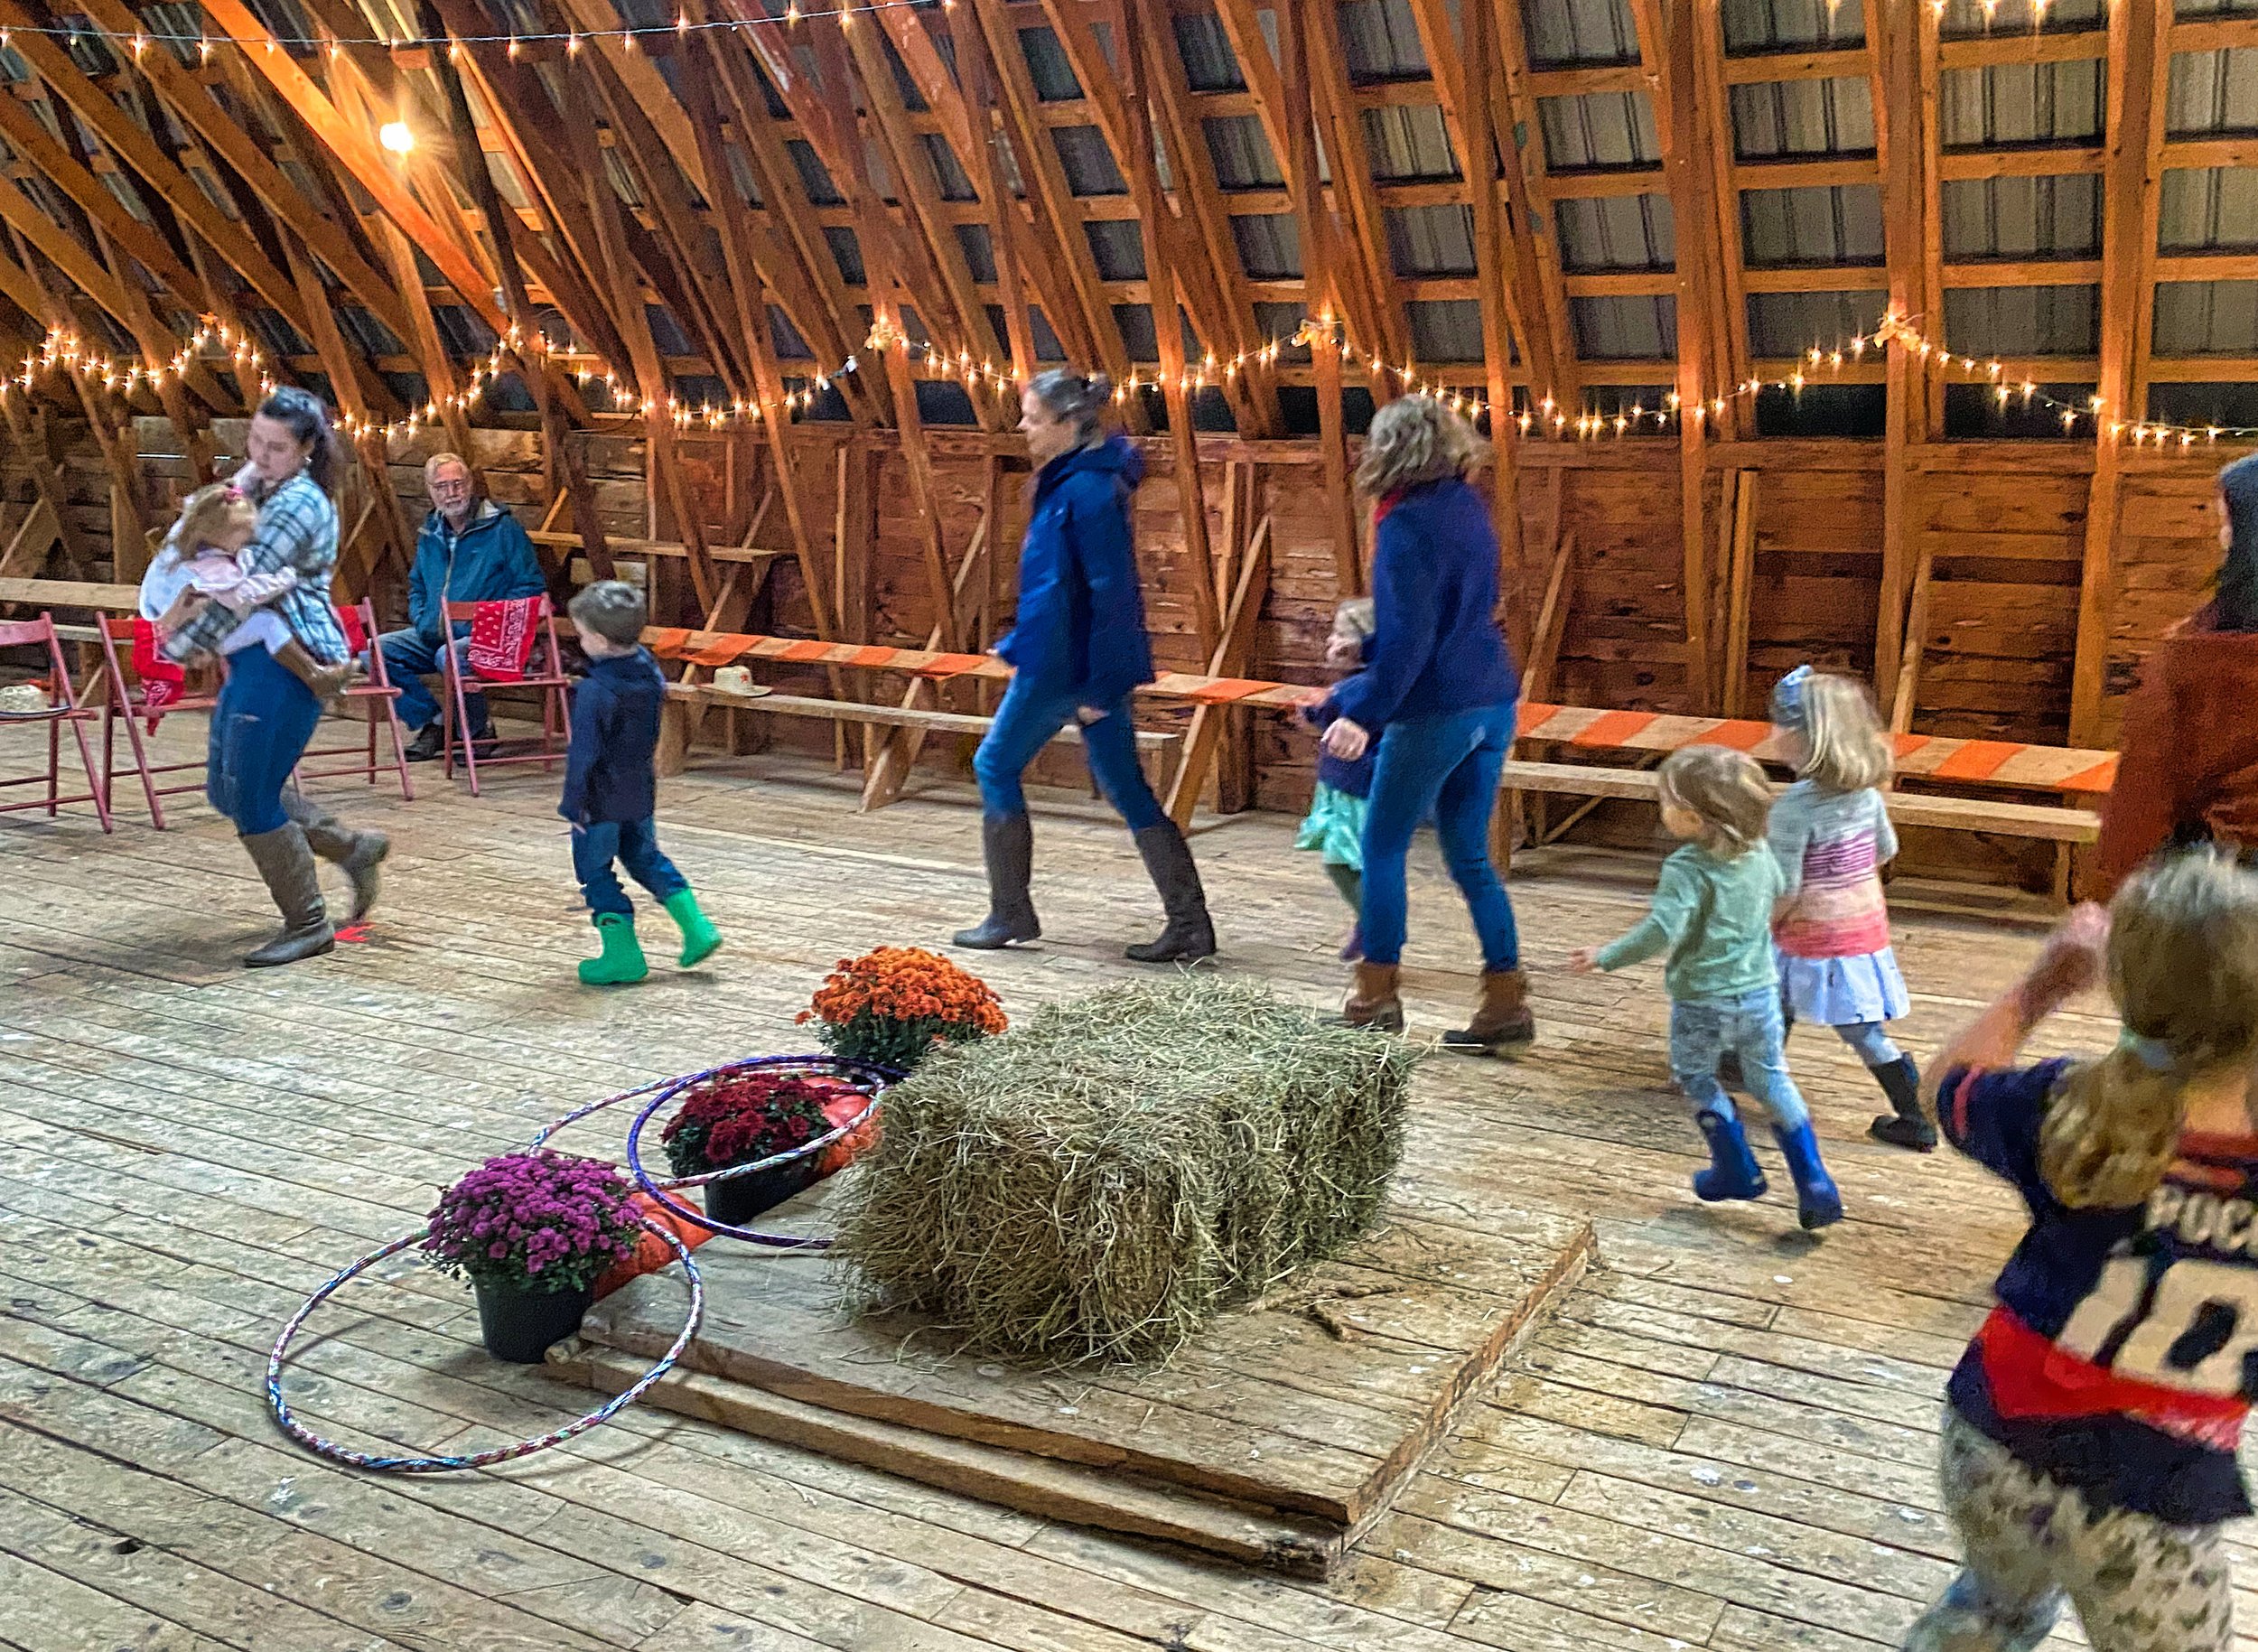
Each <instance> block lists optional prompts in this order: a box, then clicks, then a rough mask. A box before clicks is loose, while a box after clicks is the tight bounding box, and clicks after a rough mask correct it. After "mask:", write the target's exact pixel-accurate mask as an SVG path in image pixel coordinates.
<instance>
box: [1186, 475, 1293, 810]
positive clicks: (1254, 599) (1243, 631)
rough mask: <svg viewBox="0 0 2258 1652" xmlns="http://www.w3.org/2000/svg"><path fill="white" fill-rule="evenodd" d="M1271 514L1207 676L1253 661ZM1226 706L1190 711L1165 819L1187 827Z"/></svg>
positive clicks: (1265, 592) (1243, 565)
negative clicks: (1189, 724) (1189, 723)
mask: <svg viewBox="0 0 2258 1652" xmlns="http://www.w3.org/2000/svg"><path fill="white" fill-rule="evenodd" d="M1270 537H1271V536H1270V518H1268V517H1267V516H1265V517H1264V518H1263V519H1262V521H1261V522H1260V523H1259V524H1257V525H1256V527H1255V532H1254V535H1253V537H1251V538H1250V539H1249V540H1248V541H1247V546H1246V552H1245V553H1244V554H1243V555H1241V556H1240V558H1239V567H1238V578H1237V582H1236V584H1235V585H1234V587H1233V589H1232V592H1231V602H1230V607H1229V609H1228V610H1227V612H1226V614H1225V616H1224V620H1223V625H1222V631H1221V635H1220V636H1219V637H1218V639H1217V642H1216V647H1215V651H1214V652H1213V653H1211V654H1210V655H1208V676H1209V677H1238V676H1242V675H1244V674H1245V673H1246V671H1247V670H1248V669H1249V667H1251V666H1252V664H1253V661H1254V658H1255V631H1256V626H1257V624H1258V622H1259V621H1260V620H1261V618H1262V611H1263V604H1264V602H1267V601H1268V600H1269V597H1270ZM1230 711H1231V708H1230V707H1228V706H1225V705H1202V706H1199V707H1198V708H1197V709H1195V710H1194V711H1193V713H1192V714H1191V727H1190V729H1189V730H1188V731H1187V732H1186V733H1185V735H1184V749H1183V751H1181V752H1180V754H1179V755H1178V757H1177V761H1176V772H1175V776H1174V778H1173V779H1171V781H1170V783H1169V792H1168V813H1169V818H1170V819H1171V820H1173V821H1175V822H1176V824H1177V826H1179V827H1184V826H1190V825H1191V817H1192V813H1193V811H1194V810H1196V809H1197V808H1198V807H1199V794H1200V793H1201V792H1202V791H1204V790H1205V789H1207V784H1208V770H1209V769H1210V768H1212V767H1213V766H1214V762H1215V756H1216V751H1217V750H1218V746H1219V745H1220V743H1221V742H1222V739H1223V735H1224V732H1225V730H1226V728H1227V726H1228V721H1229V715H1230Z"/></svg>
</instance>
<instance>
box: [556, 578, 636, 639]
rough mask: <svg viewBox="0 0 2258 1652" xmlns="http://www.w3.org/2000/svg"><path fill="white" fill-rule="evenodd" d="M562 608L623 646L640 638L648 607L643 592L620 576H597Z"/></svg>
mask: <svg viewBox="0 0 2258 1652" xmlns="http://www.w3.org/2000/svg"><path fill="white" fill-rule="evenodd" d="M564 611H565V612H566V613H568V614H570V615H572V617H573V618H574V620H575V621H578V622H579V623H580V624H582V625H584V626H586V627H587V628H588V629H589V630H592V631H593V632H595V633H596V635H597V636H599V637H601V638H602V639H604V640H605V641H606V642H616V643H618V644H620V646H621V647H622V648H624V647H626V646H627V645H628V644H630V643H633V642H638V641H640V640H641V639H642V635H643V623H644V621H646V620H647V619H648V617H649V613H650V610H649V608H648V605H647V604H646V603H645V602H644V601H643V593H641V592H639V591H638V590H637V589H636V588H635V587H634V586H632V585H630V584H629V583H627V581H625V580H623V579H600V580H598V581H597V582H596V583H594V584H592V585H591V586H589V587H588V588H587V589H586V590H585V591H583V592H581V593H579V594H578V595H576V596H574V598H573V600H572V601H571V602H569V603H567V604H566V605H565V609H564Z"/></svg>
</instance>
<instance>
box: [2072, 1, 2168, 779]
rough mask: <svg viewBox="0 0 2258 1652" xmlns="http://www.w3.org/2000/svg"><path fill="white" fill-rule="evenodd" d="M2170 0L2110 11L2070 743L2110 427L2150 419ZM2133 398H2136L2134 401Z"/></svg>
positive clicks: (2108, 526) (2104, 549) (2102, 557)
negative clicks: (2148, 339)
mask: <svg viewBox="0 0 2258 1652" xmlns="http://www.w3.org/2000/svg"><path fill="white" fill-rule="evenodd" d="M2171 16H2172V7H2171V5H2169V0H2120V4H2118V5H2115V6H2113V7H2112V8H2111V10H2110V14H2109V126H2108V133H2109V139H2108V147H2107V149H2106V152H2105V154H2104V161H2103V173H2102V247H2101V258H2102V282H2101V373H2100V379H2099V382H2098V383H2097V384H2096V386H2095V395H2096V396H2098V397H2100V406H2099V408H2098V410H2097V411H2096V413H2095V415H2094V423H2095V427H2096V428H2095V437H2094V479H2093V484H2092V486H2091V488H2090V489H2089V490H2088V492H2087V494H2086V501H2085V567H2084V569H2083V572H2082V575H2081V577H2080V580H2079V583H2078V594H2077V643H2076V654H2075V656H2074V657H2073V659H2072V663H2071V667H2070V729H2069V737H2070V741H2071V743H2072V744H2075V745H2090V744H2095V743H2098V742H2099V741H2100V738H2101V732H2102V720H2101V712H2102V696H2103V692H2104V689H2105V688H2106V686H2107V684H2108V668H2109V613H2110V607H2111V598H2112V596H2113V593H2114V590H2115V585H2116V578H2117V574H2116V566H2115V555H2114V553H2115V547H2116V536H2117V518H2118V515H2119V511H2120V509H2121V494H2122V479H2123V466H2122V461H2121V449H2122V447H2123V443H2122V442H2121V440H2120V439H2119V437H2118V435H2117V434H2115V431H2116V430H2119V429H2121V428H2122V426H2123V425H2129V424H2133V423H2136V422H2138V421H2140V420H2141V419H2144V418H2145V417H2147V415H2148V409H2147V406H2146V405H2145V396H2146V387H2145V386H2144V385H2143V384H2142V383H2141V368H2142V360H2143V356H2144V351H2143V350H2142V348H2141V345H2142V341H2143V339H2144V337H2145V335H2146V327H2147V322H2148V319H2149V318H2148V316H2147V314H2146V312H2147V311H2148V310H2149V309H2150V307H2151V305H2152V304H2153V302H2154V300H2153V297H2152V289H2153V287H2154V285H2155V273H2156V200H2155V198H2156V194H2157V191H2158V190H2159V189H2160V186H2161V182H2162V180H2161V174H2160V164H2161V159H2160V156H2161V151H2160V145H2161V143H2162V133H2161V128H2162V126H2163V113H2164V111H2163V103H2164V96H2163V83H2164V79H2165V76H2166V73H2167V71H2168V70H2169V64H2170V59H2169V53H2168V51H2166V48H2165V46H2164V40H2165V34H2166V31H2167V30H2169V27H2170V26H2171ZM2136 398H2138V399H2136Z"/></svg>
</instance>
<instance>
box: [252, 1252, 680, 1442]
mask: <svg viewBox="0 0 2258 1652" xmlns="http://www.w3.org/2000/svg"><path fill="white" fill-rule="evenodd" d="M641 1226H642V1227H643V1228H644V1229H645V1231H647V1232H649V1233H655V1234H657V1235H658V1237H660V1238H662V1239H664V1240H666V1241H667V1244H668V1245H670V1246H673V1247H674V1253H675V1260H676V1261H677V1262H679V1263H681V1264H682V1265H683V1268H684V1270H685V1271H686V1273H687V1274H689V1277H690V1312H689V1315H688V1317H687V1318H686V1319H685V1320H684V1321H683V1325H682V1332H681V1334H680V1335H679V1336H677V1337H676V1338H675V1340H674V1346H673V1347H672V1348H669V1349H667V1351H666V1352H665V1353H664V1354H662V1355H660V1356H659V1358H658V1364H656V1365H654V1366H653V1367H651V1368H650V1369H649V1370H648V1371H646V1372H644V1373H643V1375H642V1376H641V1377H639V1378H637V1379H636V1382H635V1384H634V1386H632V1387H629V1388H623V1389H621V1390H620V1392H619V1393H618V1394H615V1395H612V1396H611V1399H609V1400H607V1401H606V1402H604V1404H602V1405H599V1406H598V1407H597V1408H596V1409H595V1410H593V1411H589V1412H583V1413H582V1414H580V1415H579V1416H577V1417H575V1418H574V1419H573V1420H572V1421H571V1422H570V1423H566V1424H565V1425H564V1427H562V1428H557V1429H552V1430H550V1431H549V1432H548V1433H546V1434H532V1435H528V1436H527V1438H525V1439H523V1440H518V1441H513V1442H511V1443H509V1444H508V1445H498V1446H495V1447H493V1448H491V1449H490V1450H488V1451H471V1452H466V1453H463V1454H462V1455H459V1456H430V1457H387V1456H382V1455H379V1454H378V1453H376V1452H373V1451H355V1450H354V1449H353V1448H352V1447H351V1446H349V1445H341V1444H339V1443H338V1442H336V1441H334V1440H331V1439H328V1438H326V1437H325V1436H323V1435H321V1434H317V1433H314V1432H313V1430H312V1429H310V1428H308V1427H307V1426H306V1425H305V1424H304V1423H301V1422H299V1421H298V1419H297V1416H296V1415H295V1414H294V1413H293V1412H292V1411H291V1409H290V1402H289V1401H287V1400H285V1398H283V1391H282V1378H283V1363H284V1361H285V1359H286V1358H288V1357H289V1353H290V1344H291V1342H292V1341H293V1340H294V1339H295V1338H296V1336H297V1334H298V1330H299V1328H300V1327H301V1326H303V1324H304V1323H305V1322H306V1320H307V1318H308V1317H309V1316H310V1315H312V1313H313V1311H314V1310H315V1309H316V1308H319V1307H320V1306H321V1305H322V1303H323V1302H327V1301H328V1300H329V1299H330V1298H331V1296H332V1295H334V1294H335V1293H337V1291H338V1290H339V1288H340V1287H341V1286H342V1285H344V1284H345V1283H347V1282H348V1281H350V1280H351V1279H352V1278H354V1277H355V1276H356V1275H357V1274H361V1273H363V1272H365V1271H367V1270H368V1269H369V1268H371V1267H374V1266H375V1265H377V1264H378V1263H379V1262H382V1261H383V1260H384V1259H385V1258H386V1257H387V1256H394V1255H398V1254H399V1253H400V1252H401V1251H404V1250H406V1248H407V1247H408V1246H411V1245H419V1244H421V1243H422V1242H423V1241H424V1239H425V1237H426V1236H428V1235H429V1234H430V1232H431V1229H430V1228H428V1227H425V1228H422V1229H420V1230H419V1231H417V1232H415V1233H412V1234H409V1235H408V1236H407V1237H405V1238H400V1239H395V1240H393V1241H392V1242H391V1243H390V1244H389V1245H386V1246H380V1247H378V1249H376V1250H372V1251H370V1252H369V1254H368V1255H365V1256H363V1257H361V1258H360V1260H359V1261H358V1262H356V1263H354V1264H353V1265H351V1266H350V1267H347V1268H343V1269H341V1270H340V1271H339V1272H338V1273H336V1274H332V1275H331V1278H330V1280H329V1282H328V1283H325V1284H323V1285H322V1287H321V1289H319V1290H317V1291H316V1292H314V1293H313V1295H312V1296H309V1297H307V1298H306V1300H305V1302H304V1303H303V1305H302V1306H301V1307H300V1308H299V1310H298V1311H297V1312H295V1313H294V1314H292V1315H291V1316H290V1322H289V1323H288V1324H287V1325H285V1326H284V1327H283V1330H282V1335H281V1336H279V1337H277V1338H275V1348H274V1351H273V1352H272V1353H270V1354H269V1355H267V1357H266V1404H267V1406H268V1408H269V1409H270V1410H272V1411H273V1412H274V1414H275V1423H276V1424H277V1425H278V1426H279V1427H280V1428H281V1429H282V1431H283V1433H285V1434H288V1435H289V1436H290V1437H291V1438H292V1439H293V1440H295V1441H296V1442H298V1443H299V1444H300V1445H302V1446H303V1447H305V1448H306V1450H308V1451H313V1452H314V1453H316V1454H317V1455H319V1456H322V1457H328V1458H332V1459H334V1460H335V1461H339V1462H341V1463H345V1464H347V1465H349V1466H350V1467H352V1468H356V1469H373V1470H378V1471H379V1472H382V1473H387V1474H442V1473H447V1472H451V1471H453V1470H457V1469H482V1468H484V1467H486V1466H487V1465H488V1464H490V1463H497V1462H508V1461H510V1460H511V1459H513V1458H518V1457H525V1456H529V1455H530V1454H531V1453H533V1452H535V1451H544V1450H546V1449H547V1448H548V1447H550V1446H553V1445H561V1444H563V1443H564V1442H565V1441H567V1440H570V1439H571V1438H572V1437H573V1436H574V1435H575V1434H584V1433H587V1432H588V1431H589V1430H590V1429H592V1428H595V1427H598V1426H600V1425H602V1423H609V1422H610V1421H611V1419H612V1418H613V1417H615V1416H617V1415H618V1414H620V1412H621V1411H624V1410H625V1409H626V1408H627V1407H628V1406H630V1405H633V1404H634V1403H635V1402H636V1401H637V1400H639V1399H640V1398H641V1397H642V1396H643V1395H644V1393H645V1392H646V1391H647V1390H648V1388H649V1387H650V1386H651V1385H652V1384H653V1383H655V1382H657V1381H658V1379H659V1378H660V1377H664V1376H665V1375H666V1374H667V1372H668V1371H671V1370H672V1369H674V1367H675V1362H676V1360H678V1359H680V1358H682V1355H683V1352H684V1350H685V1349H687V1348H688V1347H689V1346H690V1339H691V1338H692V1337H694V1336H695V1335H696V1334H697V1329H698V1324H699V1321H702V1320H703V1319H704V1317H705V1281H704V1277H703V1276H702V1275H700V1274H699V1273H698V1265H697V1263H696V1262H695V1260H693V1259H692V1257H691V1255H690V1247H689V1246H686V1245H685V1244H684V1243H683V1242H682V1240H681V1239H680V1237H677V1236H676V1235H675V1234H673V1233H671V1232H669V1231H668V1230H667V1229H666V1228H664V1227H660V1226H659V1225H658V1223H656V1222H653V1221H650V1220H648V1219H645V1220H644V1221H643V1222H642V1224H641Z"/></svg>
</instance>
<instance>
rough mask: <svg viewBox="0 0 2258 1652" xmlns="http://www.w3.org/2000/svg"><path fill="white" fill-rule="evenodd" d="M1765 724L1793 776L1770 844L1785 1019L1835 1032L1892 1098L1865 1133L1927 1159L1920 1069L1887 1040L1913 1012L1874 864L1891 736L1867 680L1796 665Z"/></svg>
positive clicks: (1888, 834)
mask: <svg viewBox="0 0 2258 1652" xmlns="http://www.w3.org/2000/svg"><path fill="white" fill-rule="evenodd" d="M1772 723H1773V724H1774V726H1775V728H1776V729H1777V731H1778V733H1779V736H1780V739H1781V743H1783V744H1784V745H1785V746H1787V749H1788V751H1789V754H1790V761H1792V762H1793V763H1794V765H1795V768H1796V773H1797V774H1798V776H1800V777H1801V778H1799V779H1797V780H1796V783H1795V784H1794V785H1793V786H1791V787H1789V788H1788V789H1787V792H1786V794H1785V795H1783V796H1782V797H1781V798H1779V800H1778V801H1777V802H1776V803H1774V804H1773V805H1772V820H1771V826H1770V830H1769V836H1770V839H1771V845H1772V853H1773V854H1775V855H1776V856H1777V857H1778V860H1779V863H1780V871H1781V872H1782V873H1784V874H1785V876H1786V878H1787V896H1786V899H1785V901H1784V903H1783V904H1782V906H1781V908H1780V910H1779V912H1778V914H1777V917H1776V918H1775V919H1774V920H1773V925H1772V941H1773V945H1774V947H1776V948H1777V953H1778V957H1779V974H1780V993H1781V996H1782V998H1783V1000H1784V1001H1785V1003H1786V1006H1787V1016H1788V1020H1789V1021H1790V1022H1791V1023H1792V1022H1797V1021H1805V1022H1815V1023H1816V1024H1817V1025H1819V1026H1823V1027H1832V1028H1833V1029H1834V1031H1835V1034H1836V1036H1837V1037H1839V1038H1841V1039H1842V1041H1843V1042H1844V1043H1846V1044H1848V1045H1849V1046H1850V1047H1851V1048H1852V1050H1855V1051H1857V1053H1858V1058H1859V1059H1860V1060H1861V1061H1863V1062H1864V1063H1865V1064H1866V1070H1867V1071H1869V1072H1871V1074H1873V1076H1874V1081H1875V1082H1876V1083H1877V1084H1879V1085H1880V1086H1881V1092H1882V1094H1883V1095H1884V1096H1886V1097H1889V1108H1890V1110H1889V1113H1888V1114H1886V1115H1883V1116H1881V1117H1880V1118H1877V1119H1876V1120H1874V1122H1873V1124H1872V1125H1871V1126H1870V1130H1871V1134H1872V1135H1873V1136H1874V1138H1875V1139H1876V1140H1877V1141H1882V1142H1888V1143H1891V1144H1892V1145H1893V1146H1898V1147H1910V1148H1912V1149H1913V1150H1914V1151H1916V1152H1917V1153H1927V1152H1928V1151H1930V1150H1931V1149H1932V1148H1934V1147H1935V1146H1936V1126H1935V1125H1932V1124H1930V1123H1929V1122H1928V1119H1927V1117H1926V1116H1925V1115H1923V1113H1922V1111H1921V1104H1920V1070H1919V1069H1918V1068H1917V1067H1916V1066H1915V1065H1914V1063H1913V1059H1912V1058H1911V1057H1909V1056H1908V1055H1907V1054H1906V1053H1905V1052H1904V1051H1903V1050H1899V1048H1898V1046H1897V1044H1896V1043H1895V1041H1892V1040H1891V1038H1890V1037H1889V1022H1893V1021H1896V1020H1898V1019H1899V1018H1900V1017H1902V1016H1903V1015H1904V1014H1905V1013H1906V1012H1907V1011H1908V1009H1909V1008H1911V1005H1910V1003H1908V1000H1907V997H1906V991H1905V977H1904V976H1902V975H1899V973H1898V959H1897V955H1896V954H1895V953H1894V952H1892V951H1891V950H1890V947H1889V902H1888V901H1887V900H1886V899H1885V898H1884V896H1883V894H1882V890H1881V876H1880V871H1881V867H1882V866H1883V865H1884V864H1885V863H1887V862H1889V860H1891V859H1892V858H1893V857H1895V855H1896V854H1897V853H1898V835H1897V833H1896V832H1895V831H1894V830H1892V829H1891V827H1890V825H1889V810H1888V808H1887V807H1885V806H1884V805H1883V802H1882V798H1881V791H1880V788H1881V786H1882V785H1883V784H1884V783H1885V782H1886V781H1887V780H1888V779H1889V770H1890V766H1891V761H1892V758H1891V752H1890V749H1889V733H1888V732H1887V731H1885V730H1884V729H1883V728H1882V726H1881V719H1880V716H1879V715H1878V714H1876V712H1875V710H1874V703H1873V699H1872V697H1871V695H1868V693H1867V692H1866V689H1865V686H1863V685H1862V684H1860V683H1855V682H1853V681H1852V680H1851V679H1850V678H1849V677H1832V676H1828V675H1824V674H1823V673H1819V672H1815V671H1813V670H1812V668H1811V667H1808V666H1798V667H1796V669H1795V670H1793V671H1791V672H1789V673H1788V674H1787V676H1786V677H1782V678H1780V680H1779V683H1778V685H1777V686H1776V687H1775V688H1774V689H1773V690H1772Z"/></svg>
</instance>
